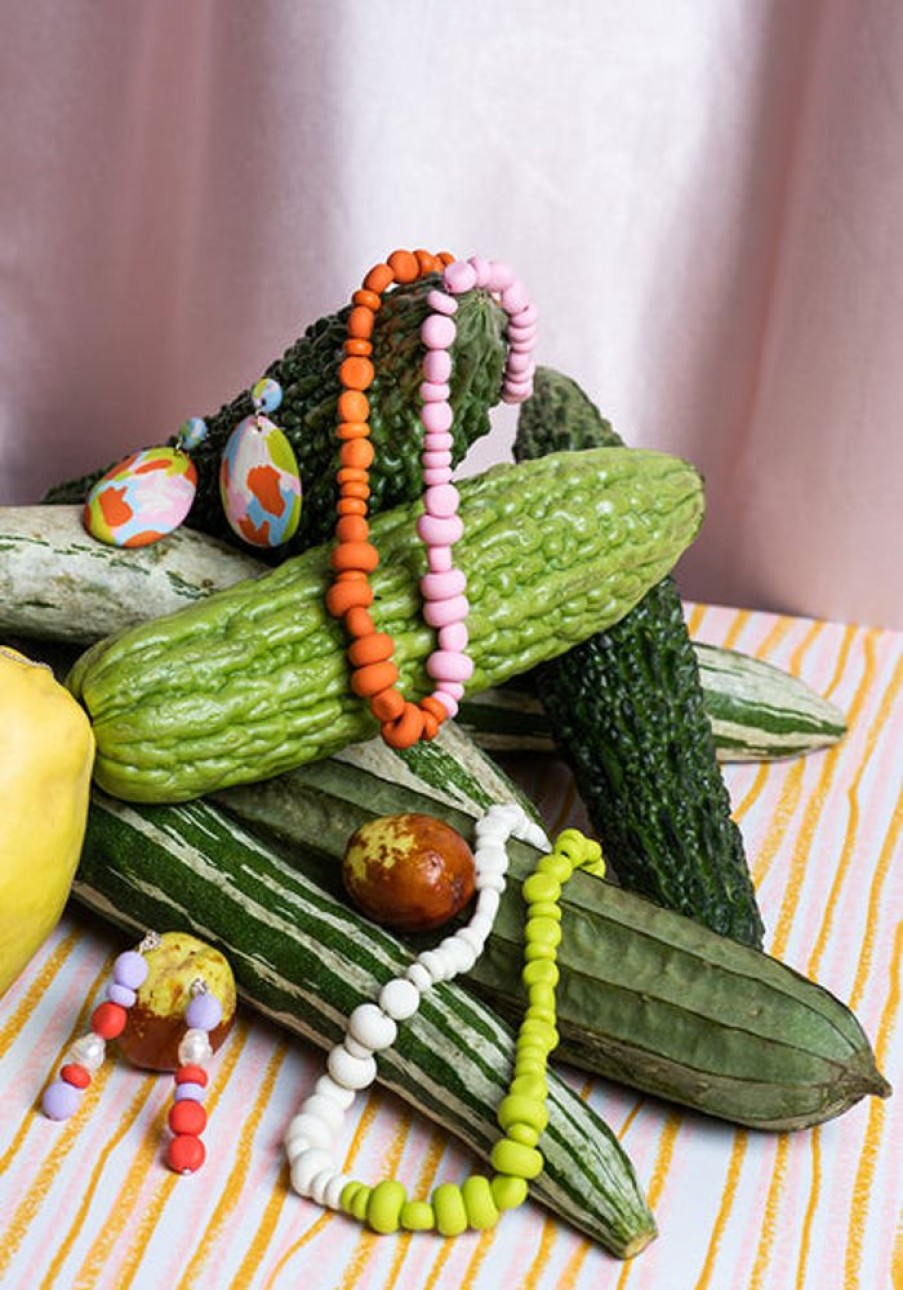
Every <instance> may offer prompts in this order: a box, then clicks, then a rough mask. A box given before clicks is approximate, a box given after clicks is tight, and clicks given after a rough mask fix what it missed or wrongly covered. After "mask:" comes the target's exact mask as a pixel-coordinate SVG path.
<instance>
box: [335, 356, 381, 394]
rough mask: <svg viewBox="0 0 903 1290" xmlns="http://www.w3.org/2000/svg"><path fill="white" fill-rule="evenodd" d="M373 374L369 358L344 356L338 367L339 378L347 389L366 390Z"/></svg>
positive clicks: (371, 381)
mask: <svg viewBox="0 0 903 1290" xmlns="http://www.w3.org/2000/svg"><path fill="white" fill-rule="evenodd" d="M375 375H376V373H375V372H374V370H373V364H372V363H371V362H370V360H369V358H354V357H352V358H346V359H345V360H344V361H343V362H342V365H341V366H340V368H339V380H340V381H341V382H342V384H343V385H344V386H345V387H346V389H349V390H366V389H367V388H368V386H370V385H372V384H373V377H374V376H375Z"/></svg>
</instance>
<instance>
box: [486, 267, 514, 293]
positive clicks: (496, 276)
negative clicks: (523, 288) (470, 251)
mask: <svg viewBox="0 0 903 1290" xmlns="http://www.w3.org/2000/svg"><path fill="white" fill-rule="evenodd" d="M514 279H515V273H514V270H513V269H512V268H511V265H510V264H505V263H504V261H503V260H490V261H489V281H488V282H487V283H486V285H487V287H488V288H489V290H490V291H504V290H505V288H506V287H510V286H511V284H512V282H513V281H514Z"/></svg>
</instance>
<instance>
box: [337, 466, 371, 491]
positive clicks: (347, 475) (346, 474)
mask: <svg viewBox="0 0 903 1290" xmlns="http://www.w3.org/2000/svg"><path fill="white" fill-rule="evenodd" d="M335 477H336V479H337V480H338V481H339V484H340V486H344V485H345V484H366V482H367V480H368V479H369V475H368V474H367V472H366V470H364V469H363V468H362V467H360V466H342V467H341V468H340V469H339V470H337V471H336V476H335Z"/></svg>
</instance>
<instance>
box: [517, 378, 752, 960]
mask: <svg viewBox="0 0 903 1290" xmlns="http://www.w3.org/2000/svg"><path fill="white" fill-rule="evenodd" d="M606 446H612V447H614V446H622V441H621V440H620V438H619V437H618V435H617V434H616V433H615V432H614V430H613V429H612V427H611V425H610V424H609V422H607V421H605V420H604V418H603V417H602V416H601V415H600V413H599V412H598V410H597V409H596V407H595V406H594V405H593V403H592V402H591V401H590V400H589V399H588V398H587V396H586V395H585V394H584V393H583V391H582V390H581V389H580V387H579V386H578V385H577V384H576V383H575V382H574V381H572V380H570V379H569V378H568V377H565V376H562V375H560V374H559V373H557V372H554V371H551V370H549V369H544V368H541V369H539V370H538V371H537V374H536V380H535V392H534V395H533V398H532V399H530V400H529V401H528V402H527V403H526V404H524V406H523V408H522V409H521V414H520V419H519V423H518V429H517V438H516V442H515V456H516V457H518V458H519V459H528V458H535V457H541V456H543V455H544V454H545V453H548V452H557V451H560V450H561V449H563V448H565V447H567V448H569V449H572V450H580V449H586V448H599V447H606ZM532 679H533V681H534V684H535V687H536V691H537V693H538V695H539V697H540V699H541V700H542V703H543V705H544V707H545V709H546V712H547V713H548V715H549V717H550V719H551V722H552V727H553V731H554V738H555V742H556V745H557V747H558V749H559V751H560V753H561V755H562V758H563V759H564V760H565V762H566V763H567V764H568V765H569V766H570V768H571V770H572V772H573V775H574V782H575V784H576V786H577V790H578V792H579V793H580V795H581V797H582V799H583V802H584V804H585V806H586V809H587V812H588V814H589V817H590V819H591V821H592V824H593V827H594V828H595V830H596V832H597V833H598V836H599V840H600V841H601V843H602V847H603V849H604V851H605V853H606V856H607V857H608V859H609V860H610V861H611V864H612V867H613V869H614V870H615V873H616V874H617V877H618V879H619V881H620V883H621V885H622V886H623V887H626V888H628V889H629V890H631V891H635V892H638V893H639V894H640V895H643V896H646V897H648V898H649V899H650V900H653V901H655V902H657V903H658V904H660V905H663V906H665V907H666V908H669V909H674V910H677V911H678V912H679V913H682V914H686V915H688V916H689V917H691V918H695V919H696V920H698V921H699V922H701V923H705V924H706V925H707V926H708V927H711V928H712V929H713V930H714V931H716V932H721V933H722V934H724V935H726V936H730V937H733V938H734V939H735V940H738V941H742V942H744V943H745V944H748V945H753V946H756V947H757V948H760V947H761V945H762V938H763V932H764V928H763V924H762V918H761V916H760V913H759V909H758V906H757V903H756V895H755V890H754V887H753V882H752V878H751V877H750V873H749V868H748V865H747V861H746V856H745V852H744V847H743V838H742V835H741V833H740V830H739V828H738V827H737V825H736V823H735V822H734V821H733V820H732V819H731V814H730V811H731V803H730V797H729V795H728V792H727V788H726V786H725V783H724V780H723V778H722V774H721V770H720V768H719V766H718V762H717V760H716V752H715V743H714V738H713V735H712V729H711V724H710V722H709V720H708V718H707V716H706V711H705V696H704V693H703V689H702V686H701V683H700V678H699V665H698V662H697V658H696V654H695V651H694V649H693V645H692V643H691V641H690V638H689V635H688V633H687V628H686V623H685V621H684V615H683V606H682V604H681V600H680V595H679V592H678V590H677V587H676V585H675V583H674V580H673V578H672V577H670V576H668V577H666V578H665V579H664V580H663V581H662V582H660V583H658V585H656V586H655V587H653V588H652V590H650V591H648V592H647V593H646V595H645V596H644V597H643V599H642V600H641V601H640V602H639V603H638V604H637V605H636V606H635V608H633V609H632V610H631V611H630V613H628V614H626V615H625V616H624V617H623V618H621V620H620V621H619V622H617V623H616V624H615V625H614V626H612V627H609V628H608V629H607V630H605V631H602V632H598V633H597V634H596V635H594V636H592V637H590V638H589V639H588V640H586V641H585V642H583V643H582V644H579V645H576V646H574V648H572V649H571V650H569V651H568V652H567V653H566V654H563V655H560V656H559V657H558V658H556V659H554V660H552V661H550V662H547V663H544V664H542V665H541V666H540V667H539V668H537V669H536V671H535V672H534V673H533V674H532Z"/></svg>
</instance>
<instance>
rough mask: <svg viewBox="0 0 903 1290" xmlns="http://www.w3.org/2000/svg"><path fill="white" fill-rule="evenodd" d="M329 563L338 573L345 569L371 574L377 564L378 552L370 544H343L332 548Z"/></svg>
mask: <svg viewBox="0 0 903 1290" xmlns="http://www.w3.org/2000/svg"><path fill="white" fill-rule="evenodd" d="M329 562H330V564H331V565H332V567H333V569H335V570H336V571H337V572H339V573H342V572H343V571H345V570H346V569H347V570H352V571H354V572H357V571H358V570H361V571H362V572H365V573H372V572H373V570H374V569H375V568H376V566H377V565H378V564H379V552H378V551H377V549H376V547H375V546H374V545H373V544H372V542H343V543H342V545H341V546H336V547H333V549H332V551H331V553H330V556H329Z"/></svg>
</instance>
